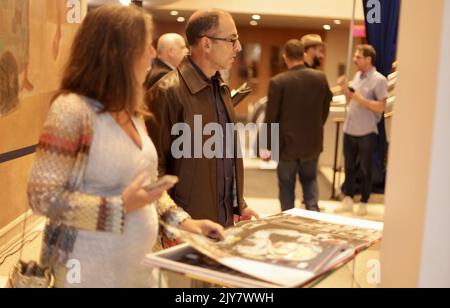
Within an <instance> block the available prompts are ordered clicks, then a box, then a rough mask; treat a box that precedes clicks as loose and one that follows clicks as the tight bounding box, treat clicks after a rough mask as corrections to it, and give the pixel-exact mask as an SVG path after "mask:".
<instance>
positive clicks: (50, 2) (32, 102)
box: [0, 0, 86, 231]
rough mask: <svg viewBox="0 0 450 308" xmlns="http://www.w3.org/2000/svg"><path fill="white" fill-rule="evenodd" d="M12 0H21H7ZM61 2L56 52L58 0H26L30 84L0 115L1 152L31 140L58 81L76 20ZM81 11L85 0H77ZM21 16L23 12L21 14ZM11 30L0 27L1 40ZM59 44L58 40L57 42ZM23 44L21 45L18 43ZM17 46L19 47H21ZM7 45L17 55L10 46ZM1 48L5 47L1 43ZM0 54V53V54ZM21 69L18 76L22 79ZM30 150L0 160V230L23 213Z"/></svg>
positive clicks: (5, 23) (2, 22) (5, 22)
mask: <svg viewBox="0 0 450 308" xmlns="http://www.w3.org/2000/svg"><path fill="white" fill-rule="evenodd" d="M8 1H9V2H10V3H14V1H22V0H8ZM58 1H60V3H61V40H60V44H59V52H58V54H57V57H56V58H55V57H54V52H53V51H54V49H53V46H54V44H55V42H56V41H55V40H54V38H55V33H56V29H57V22H56V21H57V16H58V15H57V6H56V4H57V2H56V1H55V0H45V1H44V0H30V1H29V50H30V53H29V57H28V61H29V69H28V71H29V72H28V75H29V76H28V79H29V80H30V82H31V84H32V85H33V87H34V88H33V89H31V88H30V89H23V90H21V91H20V93H19V101H20V103H19V106H18V108H17V109H15V110H13V111H12V112H10V113H8V114H6V115H4V116H0V153H6V152H10V151H14V150H17V149H21V148H24V147H28V146H31V145H34V144H36V143H37V141H38V136H39V133H40V130H41V127H42V124H43V121H44V119H45V115H46V112H47V110H48V106H49V102H50V100H51V98H52V96H53V95H54V93H55V90H56V89H57V87H58V83H59V79H60V73H61V68H62V67H63V65H64V63H65V61H66V59H67V55H68V52H69V49H70V45H71V41H72V38H73V36H74V33H75V31H76V29H77V28H78V25H77V24H69V23H67V20H66V14H67V12H68V8H67V7H66V1H65V0H58ZM81 5H82V11H83V13H84V12H85V11H86V1H81ZM2 14H6V15H5V16H8V18H1V19H0V29H2V30H3V29H9V26H11V25H12V24H10V23H11V22H12V21H11V18H9V17H10V16H11V15H10V14H11V12H9V11H3V12H2ZM23 18H26V17H25V16H23ZM8 35H9V34H8V33H5V32H2V31H0V40H2V39H3V40H4V41H6V40H7V36H8ZM57 45H58V44H56V46H57ZM21 48H22V47H21ZM21 48H19V49H20V50H22V49H21ZM6 50H11V51H13V53H14V54H15V56H16V57H19V56H18V55H17V52H15V51H14V48H12V49H10V48H9V47H6ZM0 51H2V52H5V48H3V50H2V49H0ZM0 56H1V55H0ZM23 79H24V72H22V73H21V74H20V76H19V83H20V84H22V82H23ZM32 158H33V156H32V155H30V156H27V157H24V158H20V159H17V160H14V161H10V162H7V163H3V164H0V231H1V229H2V228H3V227H5V226H6V225H8V224H9V223H10V222H11V221H13V220H14V219H16V218H17V217H18V216H19V215H20V214H22V213H23V212H24V211H25V209H26V207H27V199H26V179H27V176H28V172H29V169H30V166H31V162H32Z"/></svg>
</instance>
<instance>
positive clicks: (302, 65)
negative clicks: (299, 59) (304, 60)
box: [289, 64, 308, 71]
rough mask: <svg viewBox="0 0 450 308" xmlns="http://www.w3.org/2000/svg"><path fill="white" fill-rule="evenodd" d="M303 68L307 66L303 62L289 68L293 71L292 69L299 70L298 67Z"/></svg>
mask: <svg viewBox="0 0 450 308" xmlns="http://www.w3.org/2000/svg"><path fill="white" fill-rule="evenodd" d="M304 68H308V67H307V66H306V65H305V64H299V65H296V66H293V67H291V68H290V69H289V70H290V71H293V70H299V69H304Z"/></svg>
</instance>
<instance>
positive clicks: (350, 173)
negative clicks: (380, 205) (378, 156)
mask: <svg viewBox="0 0 450 308" xmlns="http://www.w3.org/2000/svg"><path fill="white" fill-rule="evenodd" d="M376 144H377V135H376V134H370V135H366V136H362V137H354V136H350V135H347V134H344V156H345V194H346V195H347V196H350V197H352V198H353V197H354V196H355V179H356V176H357V174H358V171H359V170H358V169H357V161H358V160H359V163H360V168H361V173H362V184H361V195H362V197H361V202H363V203H367V202H368V201H369V198H370V193H371V192H372V168H373V156H374V151H375V147H376Z"/></svg>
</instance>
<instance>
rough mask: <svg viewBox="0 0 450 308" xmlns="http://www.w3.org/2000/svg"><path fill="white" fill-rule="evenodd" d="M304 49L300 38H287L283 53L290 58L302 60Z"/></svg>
mask: <svg viewBox="0 0 450 308" xmlns="http://www.w3.org/2000/svg"><path fill="white" fill-rule="evenodd" d="M304 52H305V49H304V48H303V44H302V43H301V42H300V40H296V39H293V40H289V41H288V42H287V43H286V44H285V45H284V54H285V55H286V57H287V58H288V59H290V60H303V54H304Z"/></svg>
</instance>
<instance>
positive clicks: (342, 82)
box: [338, 75, 347, 89]
mask: <svg viewBox="0 0 450 308" xmlns="http://www.w3.org/2000/svg"><path fill="white" fill-rule="evenodd" d="M338 85H340V86H341V88H342V89H344V87H347V77H346V76H345V75H344V76H341V77H339V79H338Z"/></svg>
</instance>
